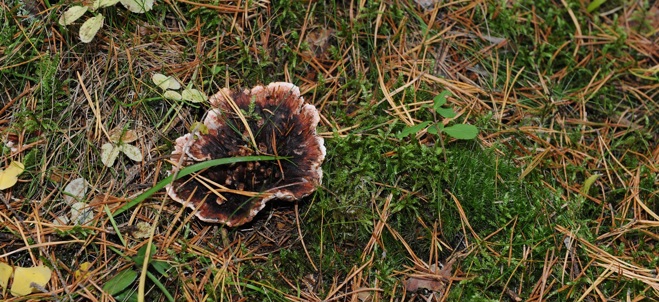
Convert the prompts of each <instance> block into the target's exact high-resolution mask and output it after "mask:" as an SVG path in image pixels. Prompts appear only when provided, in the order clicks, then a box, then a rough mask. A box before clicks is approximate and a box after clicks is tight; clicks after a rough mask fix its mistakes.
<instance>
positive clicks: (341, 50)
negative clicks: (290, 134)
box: [0, 0, 659, 301]
mask: <svg viewBox="0 0 659 302" xmlns="http://www.w3.org/2000/svg"><path fill="white" fill-rule="evenodd" d="M123 1H129V0H123ZM88 2H89V1H86V2H85V3H84V5H93V4H92V3H88ZM78 4H79V3H78ZM74 5H76V2H74V1H62V2H61V3H51V2H48V0H40V1H34V2H32V1H20V0H0V134H1V136H2V151H1V152H2V153H1V155H0V167H1V168H2V169H5V172H2V173H8V172H6V171H9V170H11V169H12V168H9V167H10V166H11V165H12V162H16V163H22V164H23V165H24V171H23V173H22V174H20V175H18V181H17V183H16V184H15V185H13V186H10V187H7V188H5V189H3V190H2V191H1V192H0V197H1V199H2V201H3V202H2V203H1V204H0V262H2V263H6V264H8V265H9V266H10V267H35V266H45V267H48V268H49V269H50V270H52V275H51V277H50V281H49V282H48V283H47V284H46V285H45V286H43V287H39V288H35V289H34V293H32V294H31V295H30V296H28V297H29V298H31V299H34V300H39V301H49V300H50V301H112V300H113V299H114V300H116V301H648V300H655V301H656V300H658V299H659V279H658V277H657V276H658V272H657V269H658V268H659V254H658V253H657V251H658V250H659V246H658V245H659V196H658V194H659V176H658V171H659V164H658V163H659V145H658V143H657V142H659V122H658V121H659V101H658V100H659V2H656V1H593V2H588V1H567V0H561V1H558V0H536V1H531V0H521V1H453V2H445V1H429V0H425V1H421V0H417V1H416V2H415V1H399V0H385V1H313V0H312V1H308V0H307V1H267V0H254V1H225V0H219V1H207V0H166V1H158V2H157V3H155V4H154V6H153V9H152V10H150V11H148V12H146V13H142V14H138V13H132V12H130V11H128V10H127V9H125V8H124V6H122V4H117V5H113V6H108V7H103V8H100V9H98V10H96V11H94V12H89V11H88V12H86V14H85V15H84V16H83V17H82V18H81V19H79V20H78V21H76V22H73V23H72V24H70V25H66V26H63V25H60V24H58V20H59V19H60V16H61V15H62V14H63V12H64V11H66V10H67V9H69V8H70V7H72V6H74ZM100 15H102V16H103V18H104V20H103V27H102V28H100V30H99V31H98V33H96V34H95V35H92V37H93V39H92V40H91V41H90V42H89V43H82V42H81V41H80V39H79V30H81V27H83V26H82V24H83V22H84V21H85V20H87V19H89V18H91V17H92V16H100ZM83 30H86V29H85V28H83ZM156 73H162V74H165V75H168V76H171V77H173V78H175V79H177V80H178V81H179V82H180V83H182V84H183V85H184V86H189V87H193V88H196V89H198V90H200V91H203V92H205V93H206V94H207V95H213V94H215V93H216V92H217V91H219V90H220V89H221V88H224V87H226V88H230V89H234V90H238V89H246V88H250V87H254V86H256V85H260V84H268V83H270V82H283V81H285V82H291V83H294V84H295V85H297V86H298V87H300V90H301V94H302V96H303V97H304V99H305V101H306V102H308V103H310V104H313V105H315V106H316V108H317V109H318V110H319V112H320V116H321V118H320V123H319V126H318V133H319V135H321V136H322V137H323V138H324V140H325V147H326V150H327V155H326V158H325V161H324V163H323V166H322V169H323V172H324V175H323V180H322V185H321V186H320V187H319V188H318V189H317V191H316V192H315V193H313V194H311V195H309V196H308V197H306V198H304V199H302V200H300V201H297V202H287V201H276V202H270V203H269V204H268V206H267V207H266V208H265V209H263V210H262V211H261V212H260V213H259V214H258V215H257V216H256V217H255V218H254V219H253V220H252V222H250V223H248V224H245V225H242V226H239V227H225V226H223V225H221V224H212V223H205V222H202V221H200V220H198V219H197V218H196V217H195V216H194V212H193V211H190V210H187V209H186V208H184V207H182V206H181V204H179V203H177V202H174V201H173V200H171V198H169V197H168V195H167V194H166V193H165V190H158V191H157V192H156V193H155V194H153V195H149V196H146V195H144V194H146V193H145V192H148V191H147V190H148V189H150V188H153V187H154V186H156V185H157V184H158V182H159V181H162V180H163V179H164V178H165V177H167V175H168V174H167V170H169V169H170V168H171V166H172V163H171V162H168V161H167V159H169V155H170V154H171V152H172V151H173V150H174V144H175V142H174V141H175V140H176V138H178V137H180V136H182V135H184V134H186V133H189V132H190V131H192V129H193V128H195V127H196V126H195V125H198V124H197V123H196V122H199V121H202V120H203V118H204V113H205V112H206V111H207V110H208V109H209V108H210V105H209V104H208V102H202V103H193V102H188V101H177V100H170V99H167V98H165V97H164V96H163V91H162V90H161V89H160V88H158V87H157V86H156V85H155V84H154V83H153V82H152V80H151V79H152V76H153V75H154V74H156ZM444 100H446V104H444V105H443V106H441V105H442V104H441V103H442V102H443V101H444ZM450 109H452V110H453V112H454V113H455V114H451V112H450V111H451V110H450ZM459 124H469V125H473V126H475V127H477V129H478V135H477V137H476V138H475V139H455V137H456V136H458V137H460V135H455V134H453V135H451V133H450V131H447V129H450V127H451V126H454V125H459ZM112 129H120V130H123V131H124V132H126V133H128V132H130V133H131V135H133V134H134V136H135V137H133V138H134V140H131V142H130V144H131V145H133V146H135V147H136V148H137V149H138V153H139V154H140V156H139V157H142V160H141V161H134V160H133V159H134V157H135V156H134V155H133V156H132V157H133V159H131V157H128V156H126V155H124V154H119V155H118V157H117V159H116V161H115V162H114V163H113V164H112V165H109V166H108V165H106V164H104V163H103V162H102V160H101V157H102V156H101V154H103V150H102V146H103V145H104V144H108V143H109V144H110V146H112V144H115V145H117V144H119V143H117V142H112V141H111V140H110V134H111V133H110V132H111V131H112ZM463 138H464V137H463ZM125 140H126V139H125ZM126 141H127V140H126ZM134 149H135V148H133V150H134ZM8 168H9V170H7V169H8ZM10 176H11V175H6V174H3V175H2V176H0V184H4V183H5V182H7V181H9V180H11V179H13V178H11V177H10ZM3 177H5V178H6V179H2V178H3ZM12 177H13V176H12ZM10 178H11V179H10ZM72 182H73V183H74V184H76V183H77V184H78V188H77V189H76V188H75V186H70V184H71V183H72ZM67 187H68V189H67ZM143 197H148V198H143ZM136 198H139V202H133V204H134V206H133V207H130V208H126V207H125V206H126V204H130V202H131V201H135V200H137V199H136ZM142 199H144V200H142ZM81 205H82V206H81ZM131 205H132V204H131ZM81 207H82V208H81ZM122 207H123V208H122ZM120 208H121V209H122V210H121V211H122V212H121V213H119V212H118V211H119V209H120ZM124 210H125V211H124ZM72 215H73V217H72ZM149 247H150V248H149ZM147 250H149V251H150V252H149V253H147V252H146V251H147ZM0 277H1V275H0ZM8 278H9V277H8ZM12 280H13V281H10V282H13V283H18V282H24V281H20V279H19V278H18V272H17V273H15V274H14V276H13V278H12ZM0 281H2V278H0ZM2 284H3V283H2V282H0V285H2ZM3 287H8V285H6V284H5V285H3ZM0 294H1V295H3V296H1V297H0V299H2V298H3V299H5V301H19V300H20V301H24V300H25V299H26V298H25V297H21V296H19V297H15V298H14V297H13V295H12V294H10V291H8V290H3V291H2V292H1V293H0Z"/></svg>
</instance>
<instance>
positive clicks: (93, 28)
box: [80, 15, 105, 43]
mask: <svg viewBox="0 0 659 302" xmlns="http://www.w3.org/2000/svg"><path fill="white" fill-rule="evenodd" d="M104 19H105V18H104V17H103V15H97V16H96V17H91V18H89V19H87V21H85V23H83V24H82V26H80V41H82V43H89V42H91V41H92V39H94V36H95V35H96V33H97V32H98V30H99V29H101V27H102V26H103V20H104Z"/></svg>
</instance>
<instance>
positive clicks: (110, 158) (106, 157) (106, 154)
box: [101, 143, 119, 167]
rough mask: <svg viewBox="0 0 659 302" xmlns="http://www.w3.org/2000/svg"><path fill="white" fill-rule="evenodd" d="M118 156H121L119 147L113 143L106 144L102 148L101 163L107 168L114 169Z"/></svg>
mask: <svg viewBox="0 0 659 302" xmlns="http://www.w3.org/2000/svg"><path fill="white" fill-rule="evenodd" d="M117 156H119V147H117V146H115V145H114V144H112V143H105V144H103V146H101V162H103V165H105V166H106V167H112V165H114V160H115V159H117Z"/></svg>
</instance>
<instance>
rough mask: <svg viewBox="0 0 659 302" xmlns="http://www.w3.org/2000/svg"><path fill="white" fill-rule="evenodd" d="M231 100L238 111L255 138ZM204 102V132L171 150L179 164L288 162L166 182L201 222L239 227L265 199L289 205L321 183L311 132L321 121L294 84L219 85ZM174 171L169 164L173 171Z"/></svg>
mask: <svg viewBox="0 0 659 302" xmlns="http://www.w3.org/2000/svg"><path fill="white" fill-rule="evenodd" d="M228 98H230V99H228ZM231 100H233V102H234V103H235V104H236V105H237V107H238V108H240V111H241V112H242V115H243V116H244V118H245V122H246V123H247V125H249V130H250V131H251V135H253V138H254V140H252V137H251V136H250V131H248V130H247V128H246V126H245V122H243V120H242V119H240V117H239V114H237V113H236V112H235V110H234V109H233V107H232V106H231ZM210 103H211V107H212V109H211V110H210V111H209V112H208V115H207V117H206V119H205V120H204V125H205V126H206V127H207V128H208V133H207V134H202V133H194V135H193V134H192V133H188V134H186V135H184V136H182V137H179V138H178V139H177V140H176V146H175V149H174V151H173V152H172V161H173V162H174V163H178V162H179V161H180V162H181V166H183V167H184V166H188V165H191V164H194V163H196V162H200V161H205V160H211V159H218V158H227V157H236V156H250V155H276V156H282V157H288V159H285V160H278V161H277V160H275V161H256V162H242V163H234V164H230V165H220V166H215V167H212V168H209V169H206V170H204V171H202V172H200V173H199V174H198V175H197V176H188V177H184V178H181V179H179V180H177V181H174V182H173V183H172V184H170V185H168V186H167V187H166V189H167V193H168V194H169V196H171V197H172V199H174V200H176V201H178V202H180V203H182V204H184V205H186V206H188V207H190V208H191V209H193V210H195V211H196V215H197V217H199V219H201V220H203V221H207V222H214V223H224V224H226V225H228V226H239V225H242V224H245V223H247V222H249V221H251V220H252V218H254V216H255V215H256V214H257V213H258V212H259V211H260V210H261V209H263V207H265V204H266V203H267V202H268V201H269V200H272V199H283V200H288V201H293V200H296V199H299V198H302V197H305V196H307V195H309V194H311V193H312V192H313V191H314V190H315V189H316V187H318V186H319V185H320V183H321V180H322V176H323V171H322V169H321V164H322V162H323V160H324V159H325V146H324V144H323V143H324V142H323V138H321V137H319V136H318V135H317V134H316V126H317V125H318V122H319V121H320V117H319V115H318V110H316V107H314V106H313V105H310V104H305V103H304V99H303V98H302V96H300V89H299V88H298V87H297V86H295V85H293V84H290V83H283V82H278V83H270V84H269V85H268V86H266V87H264V86H256V87H254V88H252V89H251V90H245V91H238V92H233V91H231V90H229V89H226V88H225V89H222V90H221V91H220V92H219V93H217V94H215V95H214V96H212V97H211V98H210ZM254 142H255V143H256V146H254ZM184 152H185V156H183V158H181V156H182V155H183V153H184ZM179 169H180V167H177V166H176V164H174V166H173V167H172V170H171V173H175V172H176V171H178V170H179ZM220 186H222V187H220ZM209 188H210V189H209Z"/></svg>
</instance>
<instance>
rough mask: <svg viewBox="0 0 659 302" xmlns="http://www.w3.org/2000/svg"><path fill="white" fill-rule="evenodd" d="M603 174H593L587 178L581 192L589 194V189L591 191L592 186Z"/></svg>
mask: <svg viewBox="0 0 659 302" xmlns="http://www.w3.org/2000/svg"><path fill="white" fill-rule="evenodd" d="M600 176H601V174H593V175H591V176H590V177H588V178H587V179H586V181H584V183H583V187H581V193H582V194H584V195H588V191H590V187H591V186H592V185H593V184H594V183H595V181H596V180H597V179H598V178H599V177H600Z"/></svg>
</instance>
